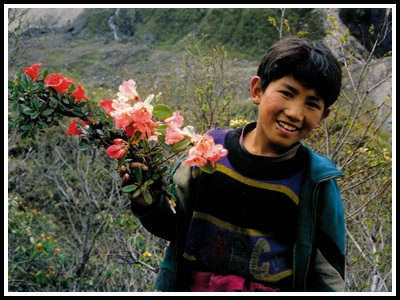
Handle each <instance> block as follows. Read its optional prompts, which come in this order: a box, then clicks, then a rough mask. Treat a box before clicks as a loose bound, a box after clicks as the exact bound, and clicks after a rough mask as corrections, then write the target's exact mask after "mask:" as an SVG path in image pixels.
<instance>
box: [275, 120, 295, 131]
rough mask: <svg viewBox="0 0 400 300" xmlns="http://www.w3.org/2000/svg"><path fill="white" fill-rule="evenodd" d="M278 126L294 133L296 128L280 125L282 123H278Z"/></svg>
mask: <svg viewBox="0 0 400 300" xmlns="http://www.w3.org/2000/svg"><path fill="white" fill-rule="evenodd" d="M278 124H279V125H280V126H282V127H283V128H285V129H286V130H289V131H295V130H296V129H297V128H296V127H293V126H290V125H288V124H285V123H282V122H278Z"/></svg>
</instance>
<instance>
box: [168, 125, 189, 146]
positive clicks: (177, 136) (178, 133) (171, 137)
mask: <svg viewBox="0 0 400 300" xmlns="http://www.w3.org/2000/svg"><path fill="white" fill-rule="evenodd" d="M184 138H186V134H185V132H183V130H181V129H180V128H179V127H178V126H177V125H176V123H171V124H170V125H169V126H168V127H167V135H166V136H165V143H166V144H168V145H171V144H174V143H177V142H180V141H182V140H183V139H184Z"/></svg>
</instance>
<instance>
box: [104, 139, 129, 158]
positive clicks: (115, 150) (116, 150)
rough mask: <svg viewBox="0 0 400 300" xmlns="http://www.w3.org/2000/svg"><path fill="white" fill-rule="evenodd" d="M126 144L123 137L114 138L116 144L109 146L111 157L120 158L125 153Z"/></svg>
mask: <svg viewBox="0 0 400 300" xmlns="http://www.w3.org/2000/svg"><path fill="white" fill-rule="evenodd" d="M125 144H126V142H125V141H124V140H123V139H114V145H112V146H110V147H108V148H107V153H108V155H109V156H110V157H112V158H116V159H120V158H122V157H123V156H124V155H125Z"/></svg>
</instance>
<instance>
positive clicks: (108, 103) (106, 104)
mask: <svg viewBox="0 0 400 300" xmlns="http://www.w3.org/2000/svg"><path fill="white" fill-rule="evenodd" d="M112 104H113V101H112V100H108V99H106V100H104V101H103V102H100V106H101V107H102V108H104V110H105V111H106V114H107V116H109V115H110V112H112V111H113V110H114V108H113V107H112Z"/></svg>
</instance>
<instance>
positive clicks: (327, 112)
mask: <svg viewBox="0 0 400 300" xmlns="http://www.w3.org/2000/svg"><path fill="white" fill-rule="evenodd" d="M330 113H331V109H330V108H328V109H326V110H325V111H324V113H323V114H322V116H321V120H320V121H319V123H321V122H322V121H323V120H325V119H326V118H327V117H328V116H329V114H330Z"/></svg>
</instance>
